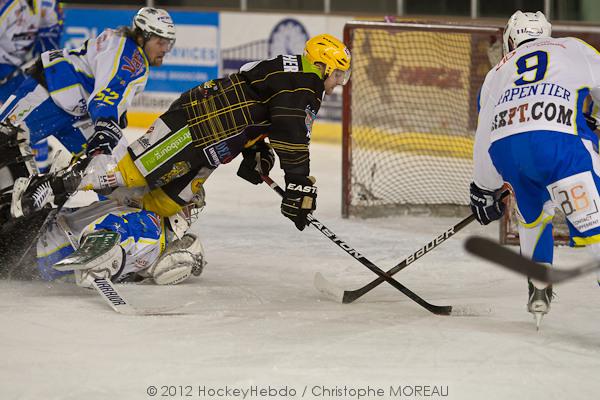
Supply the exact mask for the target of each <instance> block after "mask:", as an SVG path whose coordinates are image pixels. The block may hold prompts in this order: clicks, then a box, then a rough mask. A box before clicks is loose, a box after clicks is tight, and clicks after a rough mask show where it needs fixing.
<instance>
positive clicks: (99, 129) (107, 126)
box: [86, 118, 123, 156]
mask: <svg viewBox="0 0 600 400" xmlns="http://www.w3.org/2000/svg"><path fill="white" fill-rule="evenodd" d="M121 137H123V134H122V133H121V128H119V125H117V123H116V122H115V121H113V120H112V119H105V118H100V119H99V120H98V121H96V125H95V126H94V134H93V135H92V137H91V138H90V140H88V143H87V150H86V153H87V155H88V156H89V155H96V154H111V153H112V150H113V149H114V148H115V147H116V146H117V143H119V140H121Z"/></svg>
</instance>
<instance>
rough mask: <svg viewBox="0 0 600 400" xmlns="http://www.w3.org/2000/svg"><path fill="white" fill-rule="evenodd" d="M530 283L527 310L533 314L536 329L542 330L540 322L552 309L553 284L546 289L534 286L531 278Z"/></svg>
mask: <svg viewBox="0 0 600 400" xmlns="http://www.w3.org/2000/svg"><path fill="white" fill-rule="evenodd" d="M528 284H529V301H528V303H527V311H529V312H530V313H532V314H533V318H534V319H535V327H536V330H538V331H539V330H540V323H541V322H542V318H543V317H544V315H546V314H548V312H549V311H550V302H551V301H552V285H549V286H547V287H546V288H544V289H538V288H536V287H535V286H534V284H533V283H532V282H531V280H529V281H528Z"/></svg>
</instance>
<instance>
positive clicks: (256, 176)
mask: <svg viewBox="0 0 600 400" xmlns="http://www.w3.org/2000/svg"><path fill="white" fill-rule="evenodd" d="M242 156H243V157H244V159H243V160H242V163H241V164H240V167H239V168H238V171H237V175H238V176H239V177H240V178H243V179H245V180H247V181H248V182H250V183H251V184H253V185H258V184H259V183H262V179H261V178H260V176H261V175H269V172H270V171H271V168H273V165H275V153H274V152H273V149H272V148H271V146H270V145H269V144H268V143H266V142H264V141H262V140H260V141H258V142H256V143H255V144H254V145H253V146H252V147H248V148H247V149H244V150H242Z"/></svg>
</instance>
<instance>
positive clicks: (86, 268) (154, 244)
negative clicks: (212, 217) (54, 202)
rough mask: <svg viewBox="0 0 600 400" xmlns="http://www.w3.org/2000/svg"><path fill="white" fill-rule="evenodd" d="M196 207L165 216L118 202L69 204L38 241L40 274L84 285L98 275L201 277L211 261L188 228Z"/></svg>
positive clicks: (167, 280) (161, 280)
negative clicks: (192, 210) (73, 205)
mask: <svg viewBox="0 0 600 400" xmlns="http://www.w3.org/2000/svg"><path fill="white" fill-rule="evenodd" d="M190 210H191V209H190V208H185V209H184V211H182V212H180V213H178V214H176V215H175V216H174V217H170V218H167V219H163V218H161V217H160V216H158V215H157V214H156V213H153V212H151V211H146V210H142V209H139V208H133V207H130V206H125V205H121V203H120V202H117V201H115V200H105V201H99V202H95V203H93V204H91V205H88V206H86V207H82V208H79V209H67V208H64V209H63V210H61V211H60V212H59V213H58V215H57V217H56V218H55V219H54V221H52V223H50V224H48V227H47V229H46V230H45V232H43V233H42V234H41V235H40V238H39V240H38V242H37V260H38V270H39V274H40V276H41V277H42V279H44V280H55V279H61V280H68V281H72V279H73V278H74V279H75V282H76V283H77V285H79V286H83V287H91V283H92V281H93V280H94V279H96V278H105V279H111V280H112V281H113V282H115V283H121V282H137V281H142V280H150V281H152V282H154V283H156V284H159V285H168V284H177V283H181V282H183V281H185V280H186V279H188V278H189V277H191V276H192V275H195V276H198V275H200V273H201V272H202V269H203V267H204V265H205V264H206V262H205V261H204V250H203V248H202V244H201V243H200V240H199V239H198V237H197V235H195V234H193V233H190V232H186V231H187V228H189V222H190V218H191V211H190Z"/></svg>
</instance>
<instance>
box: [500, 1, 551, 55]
mask: <svg viewBox="0 0 600 400" xmlns="http://www.w3.org/2000/svg"><path fill="white" fill-rule="evenodd" d="M551 34H552V25H551V24H550V22H548V20H547V19H546V16H545V15H544V13H542V12H541V11H538V12H535V13H532V12H525V13H524V12H521V11H517V12H515V13H514V14H513V15H512V16H511V17H510V18H509V19H508V23H507V24H506V28H504V35H503V37H502V39H503V40H502V46H503V49H504V54H508V53H509V52H511V51H513V50H514V49H516V48H517V47H519V45H520V44H521V43H523V42H525V41H527V40H532V39H539V38H545V37H550V35H551Z"/></svg>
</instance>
